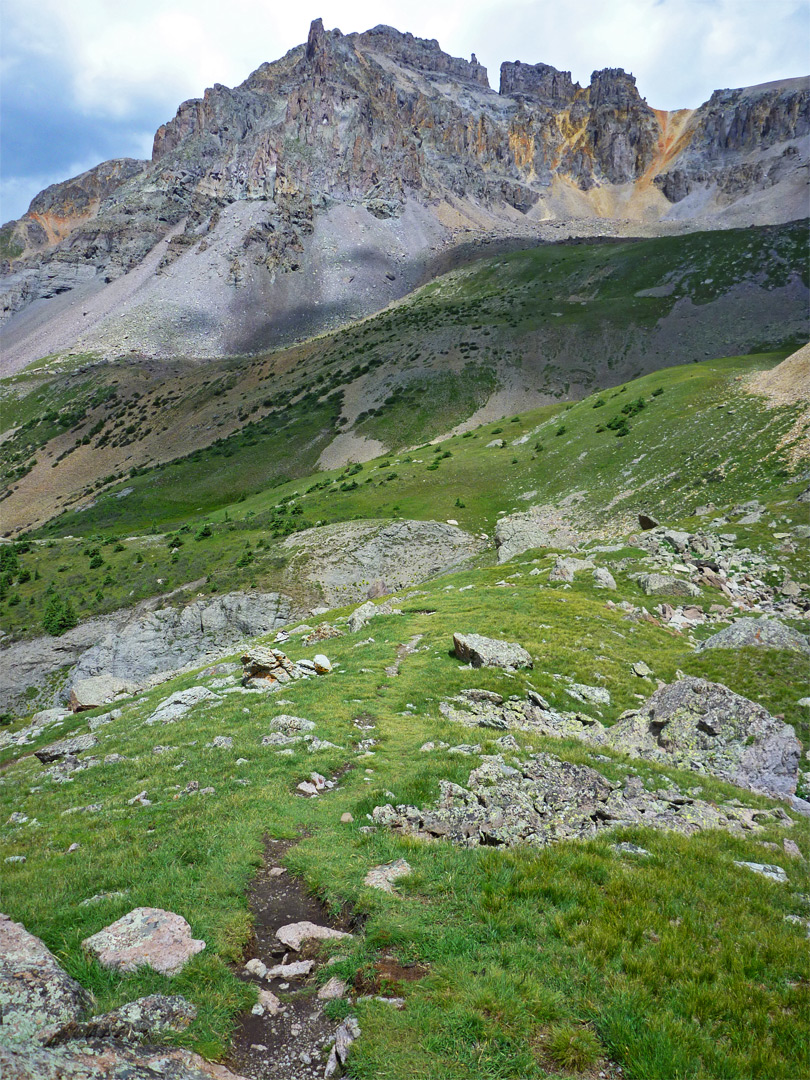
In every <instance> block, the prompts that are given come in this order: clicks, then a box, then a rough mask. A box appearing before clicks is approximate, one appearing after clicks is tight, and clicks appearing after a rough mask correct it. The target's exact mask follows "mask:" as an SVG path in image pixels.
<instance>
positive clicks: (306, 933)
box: [276, 920, 354, 952]
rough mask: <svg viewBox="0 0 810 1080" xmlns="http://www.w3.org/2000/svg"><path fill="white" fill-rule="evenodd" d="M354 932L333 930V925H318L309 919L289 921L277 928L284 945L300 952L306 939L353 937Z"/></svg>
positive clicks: (324, 939) (279, 938)
mask: <svg viewBox="0 0 810 1080" xmlns="http://www.w3.org/2000/svg"><path fill="white" fill-rule="evenodd" d="M353 936H354V935H353V934H347V933H346V932H345V931H344V930H333V929H332V927H331V926H318V924H317V923H313V922H309V921H307V920H305V921H303V922H297V923H287V925H286V926H281V927H279V929H278V930H276V937H277V938H278V940H279V941H280V942H281V944H282V945H286V946H287V948H288V949H293V950H294V951H295V952H299V951H300V949H301V946H302V944H303V943H304V942H305V941H311V940H316V941H328V940H330V939H332V938H351V937H353Z"/></svg>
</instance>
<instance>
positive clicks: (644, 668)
mask: <svg viewBox="0 0 810 1080" xmlns="http://www.w3.org/2000/svg"><path fill="white" fill-rule="evenodd" d="M631 670H632V672H633V674H634V675H638V677H639V678H640V679H648V678H649V677H650V675H652V668H651V667H648V665H647V664H645V663H644V661H643V660H637V661H636V662H635V664H633V667H632V669H631Z"/></svg>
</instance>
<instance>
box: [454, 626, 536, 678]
mask: <svg viewBox="0 0 810 1080" xmlns="http://www.w3.org/2000/svg"><path fill="white" fill-rule="evenodd" d="M453 648H454V650H455V653H456V656H457V657H458V658H459V660H462V661H464V663H465V664H472V666H473V667H500V668H506V669H507V670H509V669H511V668H522V667H526V668H530V667H532V658H531V656H530V655H529V653H528V652H527V651H526V650H525V649H524V648H523V646H522V645H518V643H517V642H516V641H499V640H497V639H496V638H488V637H482V636H481V635H480V634H453Z"/></svg>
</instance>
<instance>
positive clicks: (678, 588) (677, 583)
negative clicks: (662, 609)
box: [638, 573, 700, 596]
mask: <svg viewBox="0 0 810 1080" xmlns="http://www.w3.org/2000/svg"><path fill="white" fill-rule="evenodd" d="M638 583H639V587H640V588H641V591H642V592H643V593H646V595H647V596H700V589H699V588H698V587H697V585H693V584H692V582H691V581H686V580H685V579H684V578H676V577H671V576H670V575H669V574H655V573H653V574H642V575H641V577H640V578H639V579H638Z"/></svg>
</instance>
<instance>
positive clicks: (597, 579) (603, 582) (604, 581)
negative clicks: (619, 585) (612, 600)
mask: <svg viewBox="0 0 810 1080" xmlns="http://www.w3.org/2000/svg"><path fill="white" fill-rule="evenodd" d="M593 580H594V584H595V585H596V587H597V589H615V588H616V579H615V578H614V577H613V574H611V572H610V571H609V570H606V569H605V567H604V566H597V568H596V569H595V570H594V572H593Z"/></svg>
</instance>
